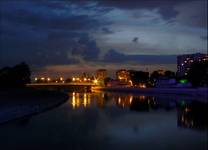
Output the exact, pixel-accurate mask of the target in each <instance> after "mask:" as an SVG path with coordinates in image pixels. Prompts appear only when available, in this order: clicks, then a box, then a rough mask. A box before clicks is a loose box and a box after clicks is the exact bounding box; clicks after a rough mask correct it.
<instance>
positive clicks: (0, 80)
mask: <svg viewBox="0 0 208 150" xmlns="http://www.w3.org/2000/svg"><path fill="white" fill-rule="evenodd" d="M30 75H31V72H30V68H29V66H28V65H27V64H26V63H24V62H22V63H20V64H17V65H16V66H14V67H11V68H10V67H5V68H3V69H0V87H1V88H5V87H24V86H25V85H26V84H27V83H30Z"/></svg>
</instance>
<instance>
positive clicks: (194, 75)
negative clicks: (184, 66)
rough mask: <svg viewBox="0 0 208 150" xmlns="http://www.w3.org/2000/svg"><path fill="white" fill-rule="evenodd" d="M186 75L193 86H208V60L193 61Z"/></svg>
mask: <svg viewBox="0 0 208 150" xmlns="http://www.w3.org/2000/svg"><path fill="white" fill-rule="evenodd" d="M187 77H188V80H189V81H190V82H191V83H192V85H193V86H194V87H198V86H208V61H200V62H199V61H196V62H193V63H192V65H191V67H190V70H189V72H188V75H187Z"/></svg>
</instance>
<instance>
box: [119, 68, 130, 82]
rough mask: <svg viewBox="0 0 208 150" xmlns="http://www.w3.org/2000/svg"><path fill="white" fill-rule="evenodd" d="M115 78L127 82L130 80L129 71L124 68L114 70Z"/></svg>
mask: <svg viewBox="0 0 208 150" xmlns="http://www.w3.org/2000/svg"><path fill="white" fill-rule="evenodd" d="M116 79H117V80H119V81H125V82H128V81H129V80H130V76H129V72H128V71H127V70H126V69H120V70H118V71H116Z"/></svg>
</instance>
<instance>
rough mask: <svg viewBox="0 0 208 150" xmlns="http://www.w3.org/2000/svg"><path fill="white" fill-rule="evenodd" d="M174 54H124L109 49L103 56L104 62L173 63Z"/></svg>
mask: <svg viewBox="0 0 208 150" xmlns="http://www.w3.org/2000/svg"><path fill="white" fill-rule="evenodd" d="M176 57H177V56H176V55H126V54H123V53H119V52H118V51H116V50H113V49H112V50H109V51H108V52H107V54H106V55H105V56H104V57H103V60H102V61H104V62H110V63H138V64H145V65H148V64H174V63H175V62H176Z"/></svg>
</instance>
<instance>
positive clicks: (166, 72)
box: [164, 70, 175, 78]
mask: <svg viewBox="0 0 208 150" xmlns="http://www.w3.org/2000/svg"><path fill="white" fill-rule="evenodd" d="M164 76H165V77H167V78H175V72H172V71H170V70H167V71H165V73H164Z"/></svg>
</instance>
